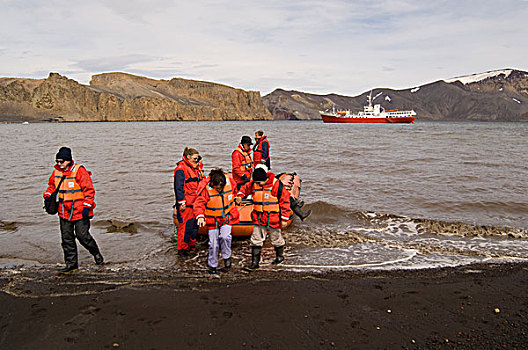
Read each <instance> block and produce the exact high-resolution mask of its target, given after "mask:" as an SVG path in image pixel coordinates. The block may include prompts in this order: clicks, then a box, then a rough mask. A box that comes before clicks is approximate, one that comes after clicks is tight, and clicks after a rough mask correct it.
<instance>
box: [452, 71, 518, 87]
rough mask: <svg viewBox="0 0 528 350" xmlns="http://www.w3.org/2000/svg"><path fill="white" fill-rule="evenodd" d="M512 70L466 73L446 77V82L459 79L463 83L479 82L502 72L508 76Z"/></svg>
mask: <svg viewBox="0 0 528 350" xmlns="http://www.w3.org/2000/svg"><path fill="white" fill-rule="evenodd" d="M512 71H513V70H512V69H503V70H493V71H489V72H484V73H478V74H472V75H466V76H463V77H456V78H451V79H446V80H444V81H445V82H446V83H453V82H455V81H457V80H458V81H460V82H461V83H462V84H464V85H466V84H470V83H476V82H479V81H481V80H484V79H487V78H493V77H496V76H498V75H501V74H504V77H505V78H507V77H508V76H509V75H510V74H511V72H512Z"/></svg>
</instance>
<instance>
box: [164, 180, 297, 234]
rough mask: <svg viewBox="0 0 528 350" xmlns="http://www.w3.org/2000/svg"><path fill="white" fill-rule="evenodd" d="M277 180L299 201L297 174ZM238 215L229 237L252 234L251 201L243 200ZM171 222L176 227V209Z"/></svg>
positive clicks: (291, 218)
mask: <svg viewBox="0 0 528 350" xmlns="http://www.w3.org/2000/svg"><path fill="white" fill-rule="evenodd" d="M226 176H227V177H230V178H231V173H228V174H226ZM277 178H278V179H279V180H280V181H281V182H282V184H283V185H284V189H286V190H288V191H289V192H290V196H291V197H293V198H294V199H295V200H298V199H299V196H300V194H301V178H300V177H299V175H297V173H282V174H279V175H277ZM237 208H238V212H239V213H240V222H239V223H238V224H236V225H233V227H232V229H231V235H232V236H233V237H249V236H251V233H253V222H252V221H251V212H252V211H253V203H252V201H251V200H243V201H242V204H241V205H240V206H238V207H237ZM293 216H294V214H293V212H292V213H291V214H290V219H289V220H288V226H290V225H291V223H292V222H293ZM173 221H174V224H175V225H178V219H177V218H176V209H175V211H174V215H173ZM198 233H199V234H202V235H207V228H205V227H200V229H199V231H198Z"/></svg>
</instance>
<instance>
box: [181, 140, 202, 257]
mask: <svg viewBox="0 0 528 350" xmlns="http://www.w3.org/2000/svg"><path fill="white" fill-rule="evenodd" d="M201 159H202V157H200V154H199V153H198V151H197V150H196V149H194V148H190V147H185V149H184V151H183V157H182V160H180V161H179V162H178V164H177V165H176V168H175V169H174V195H175V197H176V204H175V205H174V216H175V218H176V220H177V221H175V224H177V227H178V229H177V234H176V235H177V236H176V247H177V249H178V255H181V256H187V255H188V253H189V252H190V251H191V250H194V249H195V245H196V235H197V233H198V225H197V223H196V219H195V217H194V213H193V205H194V201H195V200H196V196H197V190H198V184H199V183H200V181H202V179H203V177H204V176H203V172H202V167H203V165H202V163H201Z"/></svg>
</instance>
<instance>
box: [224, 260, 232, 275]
mask: <svg viewBox="0 0 528 350" xmlns="http://www.w3.org/2000/svg"><path fill="white" fill-rule="evenodd" d="M230 268H231V258H227V259H224V270H225V271H226V272H227V271H229V269H230Z"/></svg>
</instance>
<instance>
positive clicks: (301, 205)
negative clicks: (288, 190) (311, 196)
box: [297, 199, 304, 208]
mask: <svg viewBox="0 0 528 350" xmlns="http://www.w3.org/2000/svg"><path fill="white" fill-rule="evenodd" d="M297 206H298V207H299V208H302V207H303V206H304V201H303V200H302V199H301V200H299V201H297Z"/></svg>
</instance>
